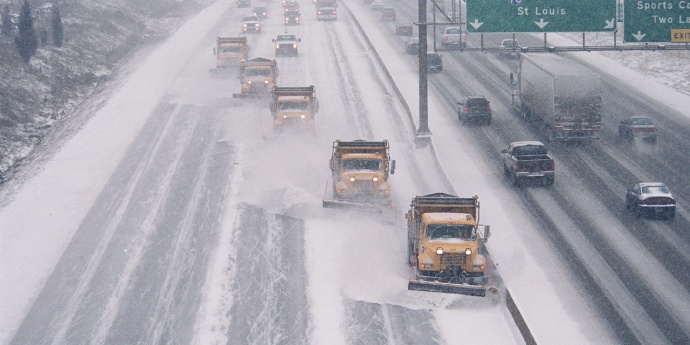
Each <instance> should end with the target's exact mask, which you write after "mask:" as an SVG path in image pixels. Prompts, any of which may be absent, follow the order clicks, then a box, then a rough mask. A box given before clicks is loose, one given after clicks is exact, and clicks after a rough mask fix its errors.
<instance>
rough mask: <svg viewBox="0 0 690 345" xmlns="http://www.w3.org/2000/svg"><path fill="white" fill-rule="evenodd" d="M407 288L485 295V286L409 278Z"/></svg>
mask: <svg viewBox="0 0 690 345" xmlns="http://www.w3.org/2000/svg"><path fill="white" fill-rule="evenodd" d="M407 289H408V290H414V291H427V292H443V293H454V294H460V295H468V296H478V297H484V296H486V290H487V286H484V285H470V284H453V283H441V282H431V281H423V280H410V282H409V283H408V284H407Z"/></svg>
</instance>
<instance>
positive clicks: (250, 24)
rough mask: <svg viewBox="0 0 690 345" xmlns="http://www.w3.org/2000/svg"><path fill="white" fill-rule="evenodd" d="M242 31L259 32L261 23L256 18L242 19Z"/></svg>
mask: <svg viewBox="0 0 690 345" xmlns="http://www.w3.org/2000/svg"><path fill="white" fill-rule="evenodd" d="M242 31H243V32H255V33H259V32H261V23H260V22H259V18H258V17H257V16H245V17H242Z"/></svg>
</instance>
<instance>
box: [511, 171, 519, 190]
mask: <svg viewBox="0 0 690 345" xmlns="http://www.w3.org/2000/svg"><path fill="white" fill-rule="evenodd" d="M510 180H511V182H512V183H513V186H515V187H517V186H519V185H520V180H519V179H518V177H517V174H516V173H515V171H512V170H511V171H510Z"/></svg>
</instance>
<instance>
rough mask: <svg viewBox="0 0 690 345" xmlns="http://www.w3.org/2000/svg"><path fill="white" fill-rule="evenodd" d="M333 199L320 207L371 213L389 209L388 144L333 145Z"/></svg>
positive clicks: (390, 171)
mask: <svg viewBox="0 0 690 345" xmlns="http://www.w3.org/2000/svg"><path fill="white" fill-rule="evenodd" d="M330 168H331V174H332V176H333V180H332V181H333V183H332V191H333V199H332V200H326V199H325V198H324V200H323V207H331V208H354V209H362V210H367V209H372V210H379V211H382V210H384V209H391V208H392V207H393V205H392V201H391V187H390V184H389V183H388V178H389V177H390V175H392V174H395V160H391V157H390V146H389V144H388V140H383V141H365V140H354V141H341V140H336V141H334V142H333V149H332V152H331V159H330Z"/></svg>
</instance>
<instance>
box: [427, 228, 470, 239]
mask: <svg viewBox="0 0 690 345" xmlns="http://www.w3.org/2000/svg"><path fill="white" fill-rule="evenodd" d="M476 236H477V235H476V233H475V231H474V226H472V225H467V224H429V225H427V226H426V239H427V240H439V239H444V240H448V239H457V240H463V241H471V240H474V239H475V238H476Z"/></svg>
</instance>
